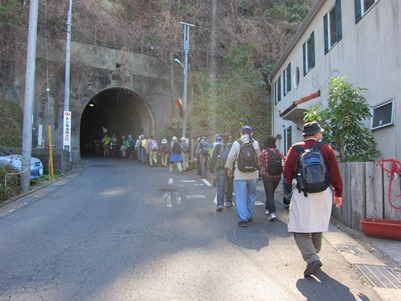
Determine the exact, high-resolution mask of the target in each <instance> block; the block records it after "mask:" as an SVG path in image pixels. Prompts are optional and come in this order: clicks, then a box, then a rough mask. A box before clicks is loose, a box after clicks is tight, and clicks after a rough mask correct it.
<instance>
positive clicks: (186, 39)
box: [174, 22, 195, 137]
mask: <svg viewBox="0 0 401 301" xmlns="http://www.w3.org/2000/svg"><path fill="white" fill-rule="evenodd" d="M180 24H182V25H184V64H183V63H181V61H180V60H179V59H177V58H175V59H174V61H175V62H177V63H178V64H180V65H181V67H183V69H184V92H183V103H184V104H183V105H184V107H183V109H184V117H183V119H182V137H186V134H187V88H188V53H189V29H190V27H193V26H195V25H193V24H190V23H185V22H180Z"/></svg>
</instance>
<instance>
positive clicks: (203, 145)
mask: <svg viewBox="0 0 401 301" xmlns="http://www.w3.org/2000/svg"><path fill="white" fill-rule="evenodd" d="M195 153H196V154H198V155H199V157H195V158H196V160H199V163H200V168H201V173H202V175H201V178H202V179H206V166H207V159H208V157H209V143H208V142H207V141H206V140H205V137H203V136H202V137H201V139H200V141H199V143H198V144H197V145H196V149H195Z"/></svg>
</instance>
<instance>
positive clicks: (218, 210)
mask: <svg viewBox="0 0 401 301" xmlns="http://www.w3.org/2000/svg"><path fill="white" fill-rule="evenodd" d="M223 208H224V207H223V206H221V205H220V206H217V209H216V211H217V212H221V211H223Z"/></svg>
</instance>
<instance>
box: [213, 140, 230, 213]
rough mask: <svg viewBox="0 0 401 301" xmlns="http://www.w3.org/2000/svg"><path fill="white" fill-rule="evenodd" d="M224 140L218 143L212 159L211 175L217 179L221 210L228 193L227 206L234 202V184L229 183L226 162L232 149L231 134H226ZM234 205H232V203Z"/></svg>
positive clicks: (218, 209)
mask: <svg viewBox="0 0 401 301" xmlns="http://www.w3.org/2000/svg"><path fill="white" fill-rule="evenodd" d="M222 139H223V141H222V142H219V143H217V144H216V145H215V146H214V148H213V152H212V157H211V159H210V176H211V178H212V179H216V180H217V209H216V210H217V211H219V212H221V211H222V210H223V208H224V195H226V204H228V206H227V207H230V206H229V204H232V195H233V186H232V185H228V184H229V183H228V176H227V169H226V168H225V164H226V161H227V156H228V153H229V152H230V149H231V144H230V143H229V141H230V136H229V135H226V134H224V135H223V137H222ZM231 206H232V205H231Z"/></svg>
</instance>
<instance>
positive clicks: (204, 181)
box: [202, 179, 212, 187]
mask: <svg viewBox="0 0 401 301" xmlns="http://www.w3.org/2000/svg"><path fill="white" fill-rule="evenodd" d="M202 181H203V183H205V184H206V185H207V186H209V187H210V186H212V184H210V183H209V181H208V180H206V179H202Z"/></svg>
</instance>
